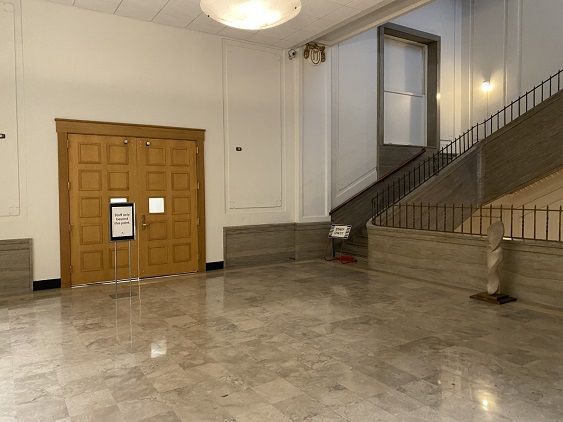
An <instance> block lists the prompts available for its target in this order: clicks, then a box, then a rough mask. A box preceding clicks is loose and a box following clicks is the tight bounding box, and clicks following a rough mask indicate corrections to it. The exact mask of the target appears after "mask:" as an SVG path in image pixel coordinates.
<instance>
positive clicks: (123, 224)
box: [109, 202, 137, 299]
mask: <svg viewBox="0 0 563 422" xmlns="http://www.w3.org/2000/svg"><path fill="white" fill-rule="evenodd" d="M136 234H137V233H136V230H135V203H134V202H111V203H110V204H109V239H110V242H113V254H114V257H113V268H114V275H115V295H112V298H113V299H118V298H119V295H118V294H117V243H118V242H127V243H128V246H129V297H131V295H132V287H131V241H132V240H135V238H136Z"/></svg>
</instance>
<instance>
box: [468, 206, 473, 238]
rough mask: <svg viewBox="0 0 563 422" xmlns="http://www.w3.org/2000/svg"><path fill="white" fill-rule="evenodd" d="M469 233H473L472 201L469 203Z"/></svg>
mask: <svg viewBox="0 0 563 422" xmlns="http://www.w3.org/2000/svg"><path fill="white" fill-rule="evenodd" d="M469 233H470V234H473V203H471V204H469Z"/></svg>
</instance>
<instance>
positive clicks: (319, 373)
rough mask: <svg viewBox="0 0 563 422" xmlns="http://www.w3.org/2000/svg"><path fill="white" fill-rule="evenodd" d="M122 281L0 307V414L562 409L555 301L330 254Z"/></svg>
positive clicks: (354, 417)
mask: <svg viewBox="0 0 563 422" xmlns="http://www.w3.org/2000/svg"><path fill="white" fill-rule="evenodd" d="M135 287H136V286H135ZM119 288H120V290H121V291H122V292H128V291H129V287H128V286H127V285H120V286H119ZM113 289H114V288H113V286H98V287H87V288H81V289H73V290H62V291H47V292H39V293H37V294H35V295H33V297H31V296H30V297H27V298H21V299H19V300H15V299H12V300H4V301H2V302H1V303H0V352H1V353H0V420H2V421H10V420H17V421H20V420H21V421H27V420H30V421H56V420H61V421H104V422H108V421H159V422H161V421H162V422H166V421H191V422H200V421H241V422H242V421H259V422H265V421H268V422H270V421H272V422H276V421H361V422H367V421H511V420H514V421H534V422H541V421H558V420H561V411H562V409H563V394H562V393H561V389H562V388H563V360H562V359H561V352H562V351H563V329H562V327H563V317H562V316H561V315H560V314H558V313H556V312H551V311H542V310H541V309H532V308H530V307H527V306H526V305H525V304H522V303H519V302H517V303H513V304H508V305H504V306H502V307H499V306H494V305H487V304H483V303H480V302H476V301H472V300H470V299H469V292H466V291H461V290H455V289H450V288H443V287H439V286H434V285H430V284H424V283H420V282H417V281H413V280H407V279H403V278H399V277H394V276H390V275H386V274H378V273H376V272H370V271H367V270H361V269H358V267H354V266H353V265H341V264H340V263H335V262H330V263H328V262H324V261H314V262H304V263H291V264H287V265H276V266H271V267H262V268H255V269H245V270H237V271H216V272H212V273H207V274H202V275H191V276H186V277H183V278H176V279H166V280H165V281H163V282H159V283H152V284H144V285H141V286H140V295H138V296H133V297H132V298H129V297H127V298H122V299H119V300H118V301H117V303H116V301H114V300H112V299H111V298H110V294H112V293H114V290H113Z"/></svg>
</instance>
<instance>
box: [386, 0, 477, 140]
mask: <svg viewBox="0 0 563 422" xmlns="http://www.w3.org/2000/svg"><path fill="white" fill-rule="evenodd" d="M484 1H486V0H484ZM460 7H461V0H435V1H434V2H432V3H430V4H428V5H426V6H423V7H421V8H419V9H416V10H414V11H412V12H410V13H407V14H406V15H403V16H401V17H400V18H398V19H395V20H394V21H393V23H396V24H398V25H403V26H406V27H408V28H412V29H417V30H419V31H424V32H427V33H429V34H433V35H438V36H440V37H441V39H440V42H441V52H440V91H439V94H440V98H439V106H440V139H442V140H447V141H452V140H453V139H454V138H455V137H456V136H458V135H459V134H460V132H461V131H462V130H465V128H463V127H461V126H460V106H461V98H460V91H459V88H458V87H459V79H460V77H461V51H460V47H461V39H460V34H461V27H460V25H461V20H460V10H459V9H460Z"/></svg>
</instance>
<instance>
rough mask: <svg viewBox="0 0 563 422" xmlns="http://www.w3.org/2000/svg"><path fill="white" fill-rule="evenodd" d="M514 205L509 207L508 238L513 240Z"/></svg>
mask: <svg viewBox="0 0 563 422" xmlns="http://www.w3.org/2000/svg"><path fill="white" fill-rule="evenodd" d="M513 228H514V204H511V205H510V238H511V239H514V232H513Z"/></svg>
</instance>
